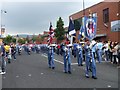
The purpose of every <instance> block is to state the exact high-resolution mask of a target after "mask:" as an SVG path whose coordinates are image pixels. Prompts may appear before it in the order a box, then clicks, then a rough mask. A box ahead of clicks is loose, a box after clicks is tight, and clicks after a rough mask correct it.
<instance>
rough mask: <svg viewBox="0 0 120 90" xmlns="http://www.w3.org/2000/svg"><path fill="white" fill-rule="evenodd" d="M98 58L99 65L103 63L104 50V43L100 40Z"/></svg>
mask: <svg viewBox="0 0 120 90" xmlns="http://www.w3.org/2000/svg"><path fill="white" fill-rule="evenodd" d="M96 48H97V58H98V61H99V63H101V61H102V48H103V43H102V42H101V41H100V40H99V41H98V43H97V47H96Z"/></svg>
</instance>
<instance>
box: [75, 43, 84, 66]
mask: <svg viewBox="0 0 120 90" xmlns="http://www.w3.org/2000/svg"><path fill="white" fill-rule="evenodd" d="M76 55H77V62H78V66H83V64H82V62H83V53H82V46H81V44H80V43H79V44H78V45H77V47H76Z"/></svg>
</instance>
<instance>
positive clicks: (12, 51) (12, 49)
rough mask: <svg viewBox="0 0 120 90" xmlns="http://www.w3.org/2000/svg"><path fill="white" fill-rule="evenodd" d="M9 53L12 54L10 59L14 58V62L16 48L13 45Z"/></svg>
mask: <svg viewBox="0 0 120 90" xmlns="http://www.w3.org/2000/svg"><path fill="white" fill-rule="evenodd" d="M11 53H12V57H13V58H14V60H16V46H15V44H12V45H11Z"/></svg>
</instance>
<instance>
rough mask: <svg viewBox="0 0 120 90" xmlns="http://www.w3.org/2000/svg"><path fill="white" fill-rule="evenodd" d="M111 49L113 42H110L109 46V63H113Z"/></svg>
mask: <svg viewBox="0 0 120 90" xmlns="http://www.w3.org/2000/svg"><path fill="white" fill-rule="evenodd" d="M113 48H114V42H112V41H111V42H110V45H109V58H110V61H111V63H112V62H113V60H112V57H113V51H112V50H113Z"/></svg>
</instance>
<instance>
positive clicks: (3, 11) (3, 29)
mask: <svg viewBox="0 0 120 90" xmlns="http://www.w3.org/2000/svg"><path fill="white" fill-rule="evenodd" d="M3 13H7V12H6V11H5V10H1V28H0V29H1V37H2V34H3V33H4V32H5V28H3V27H2V26H3V25H2V18H3Z"/></svg>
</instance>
